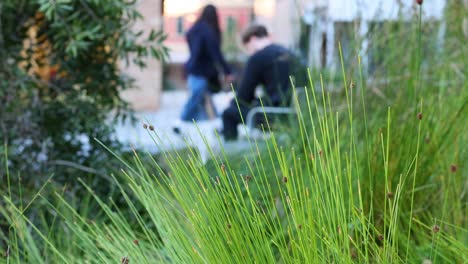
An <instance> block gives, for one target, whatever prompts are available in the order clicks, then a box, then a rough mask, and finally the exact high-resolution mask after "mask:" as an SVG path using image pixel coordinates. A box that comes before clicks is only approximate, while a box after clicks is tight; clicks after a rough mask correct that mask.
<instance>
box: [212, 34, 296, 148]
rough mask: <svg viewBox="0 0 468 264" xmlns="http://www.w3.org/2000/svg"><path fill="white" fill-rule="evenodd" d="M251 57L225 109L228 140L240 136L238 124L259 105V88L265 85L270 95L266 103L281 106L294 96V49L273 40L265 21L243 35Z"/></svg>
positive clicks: (225, 136)
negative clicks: (291, 78) (291, 66)
mask: <svg viewBox="0 0 468 264" xmlns="http://www.w3.org/2000/svg"><path fill="white" fill-rule="evenodd" d="M242 44H243V45H244V47H245V49H246V51H247V53H248V54H249V56H250V57H249V59H248V61H247V64H246V67H245V72H244V75H243V79H242V81H241V83H240V86H239V87H237V89H236V98H237V102H238V103H239V108H240V113H239V108H238V107H237V103H236V101H235V99H233V100H232V101H231V103H230V105H229V107H228V108H227V109H226V110H225V111H224V112H223V116H222V120H223V130H222V131H221V132H222V134H223V135H224V139H225V140H234V139H236V138H237V125H238V124H240V123H241V120H242V119H241V117H242V118H244V119H245V116H246V115H247V113H248V111H249V110H250V109H251V108H252V107H254V106H258V105H259V100H258V99H257V98H255V88H256V87H257V86H258V85H263V87H264V90H265V93H266V96H264V97H262V101H263V104H264V105H266V106H267V105H269V106H280V105H283V104H285V103H287V102H288V101H289V99H290V89H289V88H290V81H289V73H290V62H291V54H290V52H289V51H288V50H287V49H286V48H284V47H282V46H280V45H277V44H274V43H273V41H272V40H271V38H270V36H269V34H268V31H267V29H266V28H265V27H264V26H261V25H254V26H251V27H249V28H248V29H247V30H246V31H245V32H244V33H243V35H242Z"/></svg>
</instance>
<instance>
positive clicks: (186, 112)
mask: <svg viewBox="0 0 468 264" xmlns="http://www.w3.org/2000/svg"><path fill="white" fill-rule="evenodd" d="M187 85H188V88H189V89H190V97H189V99H188V100H187V102H186V103H185V106H184V109H183V111H182V116H181V119H182V120H183V121H192V120H196V121H199V120H206V119H208V114H207V112H206V109H205V98H206V96H207V95H210V94H209V91H208V81H207V80H206V78H204V77H202V76H197V75H192V74H189V75H188V78H187ZM209 98H210V100H211V96H209ZM210 103H211V106H212V107H213V108H214V105H213V101H211V102H210ZM213 111H214V113H216V111H215V109H213Z"/></svg>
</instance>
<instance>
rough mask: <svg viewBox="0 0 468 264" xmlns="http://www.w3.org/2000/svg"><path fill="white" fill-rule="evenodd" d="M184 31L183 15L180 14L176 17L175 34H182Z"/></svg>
mask: <svg viewBox="0 0 468 264" xmlns="http://www.w3.org/2000/svg"><path fill="white" fill-rule="evenodd" d="M184 33H185V31H184V17H183V16H180V17H178V18H177V34H178V35H183V34H184Z"/></svg>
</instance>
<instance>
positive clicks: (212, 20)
mask: <svg viewBox="0 0 468 264" xmlns="http://www.w3.org/2000/svg"><path fill="white" fill-rule="evenodd" d="M197 21H203V22H205V23H207V24H208V25H210V26H211V27H212V28H213V29H214V31H215V33H216V36H217V38H218V40H219V41H221V29H220V28H219V20H218V12H217V11H216V7H215V6H214V5H206V6H205V7H204V8H203V10H202V12H201V14H200V16H199V17H198V20H197Z"/></svg>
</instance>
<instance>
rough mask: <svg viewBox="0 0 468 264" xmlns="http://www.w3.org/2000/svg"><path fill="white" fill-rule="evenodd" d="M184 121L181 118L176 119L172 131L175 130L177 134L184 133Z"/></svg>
mask: <svg viewBox="0 0 468 264" xmlns="http://www.w3.org/2000/svg"><path fill="white" fill-rule="evenodd" d="M181 127H182V121H181V120H179V119H178V120H176V121H174V123H173V124H172V132H174V134H177V135H182V129H181Z"/></svg>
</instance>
